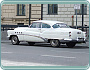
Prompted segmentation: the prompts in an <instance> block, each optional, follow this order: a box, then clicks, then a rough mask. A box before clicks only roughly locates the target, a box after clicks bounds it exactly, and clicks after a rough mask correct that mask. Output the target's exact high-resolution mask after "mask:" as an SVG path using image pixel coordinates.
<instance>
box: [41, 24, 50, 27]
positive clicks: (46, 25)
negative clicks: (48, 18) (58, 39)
mask: <svg viewBox="0 0 90 70" xmlns="http://www.w3.org/2000/svg"><path fill="white" fill-rule="evenodd" d="M42 28H51V26H50V25H48V24H45V23H42Z"/></svg>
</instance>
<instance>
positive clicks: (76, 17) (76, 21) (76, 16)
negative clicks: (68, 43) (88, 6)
mask: <svg viewBox="0 0 90 70" xmlns="http://www.w3.org/2000/svg"><path fill="white" fill-rule="evenodd" d="M76 29H77V9H76Z"/></svg>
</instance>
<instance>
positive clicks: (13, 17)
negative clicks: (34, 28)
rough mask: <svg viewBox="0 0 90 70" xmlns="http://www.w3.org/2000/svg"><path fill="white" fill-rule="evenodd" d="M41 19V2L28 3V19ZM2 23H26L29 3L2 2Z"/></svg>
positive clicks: (27, 21) (27, 22)
mask: <svg viewBox="0 0 90 70" xmlns="http://www.w3.org/2000/svg"><path fill="white" fill-rule="evenodd" d="M38 19H41V4H31V5H30V20H31V22H32V21H35V20H38ZM1 24H2V25H28V24H29V4H4V5H3V6H2V15H1Z"/></svg>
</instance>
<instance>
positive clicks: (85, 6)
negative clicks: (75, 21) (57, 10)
mask: <svg viewBox="0 0 90 70" xmlns="http://www.w3.org/2000/svg"><path fill="white" fill-rule="evenodd" d="M83 12H84V15H87V4H84V11H83ZM81 14H82V4H81V5H80V9H77V15H81ZM75 15H76V10H75Z"/></svg>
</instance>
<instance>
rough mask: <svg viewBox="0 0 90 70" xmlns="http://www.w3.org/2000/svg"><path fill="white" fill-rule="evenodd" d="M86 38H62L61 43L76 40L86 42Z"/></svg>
mask: <svg viewBox="0 0 90 70" xmlns="http://www.w3.org/2000/svg"><path fill="white" fill-rule="evenodd" d="M86 41H87V40H86V39H84V38H78V39H62V40H60V42H61V43H67V42H76V43H86Z"/></svg>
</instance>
